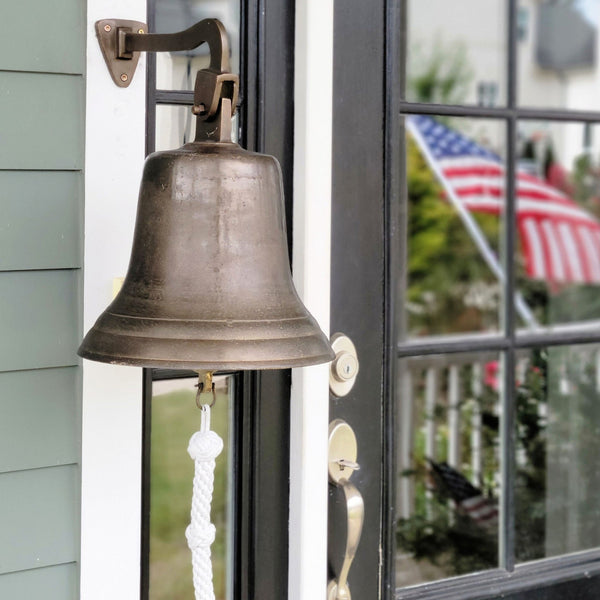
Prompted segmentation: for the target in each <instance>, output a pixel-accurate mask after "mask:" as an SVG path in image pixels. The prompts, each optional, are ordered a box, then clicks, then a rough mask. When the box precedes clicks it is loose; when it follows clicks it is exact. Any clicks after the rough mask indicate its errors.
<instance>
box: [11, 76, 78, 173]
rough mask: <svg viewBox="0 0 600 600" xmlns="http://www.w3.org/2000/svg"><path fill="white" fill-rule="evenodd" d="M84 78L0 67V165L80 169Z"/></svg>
mask: <svg viewBox="0 0 600 600" xmlns="http://www.w3.org/2000/svg"><path fill="white" fill-rule="evenodd" d="M84 94H85V85H84V81H83V78H82V77H80V76H78V75H51V74H47V73H18V72H9V71H0V115H2V117H0V169H15V170H16V169H27V170H45V169H55V170H71V169H82V168H83V145H82V141H83V132H84V120H83V114H84Z"/></svg>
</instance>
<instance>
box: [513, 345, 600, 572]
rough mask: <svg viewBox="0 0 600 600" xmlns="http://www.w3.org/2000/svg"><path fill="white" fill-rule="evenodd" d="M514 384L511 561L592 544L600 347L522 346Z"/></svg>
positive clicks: (599, 532)
mask: <svg viewBox="0 0 600 600" xmlns="http://www.w3.org/2000/svg"><path fill="white" fill-rule="evenodd" d="M516 386H517V387H516V409H517V427H516V431H515V433H516V439H517V446H516V457H515V458H516V487H515V510H516V518H515V528H516V554H517V559H518V560H519V561H520V562H524V561H529V560H536V559H539V558H545V557H551V556H558V555H560V554H567V553H569V552H577V551H580V550H586V549H589V548H594V547H597V546H600V518H599V517H600V503H599V502H598V495H599V493H600V468H599V467H598V456H600V346H598V345H597V344H592V345H586V346H581V345H580V346H564V347H552V348H540V349H534V350H529V351H526V352H523V353H521V355H520V357H519V360H518V363H517V378H516Z"/></svg>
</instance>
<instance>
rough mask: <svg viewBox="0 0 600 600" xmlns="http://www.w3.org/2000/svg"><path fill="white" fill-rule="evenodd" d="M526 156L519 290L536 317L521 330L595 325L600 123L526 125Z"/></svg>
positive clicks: (599, 300) (522, 158)
mask: <svg viewBox="0 0 600 600" xmlns="http://www.w3.org/2000/svg"><path fill="white" fill-rule="evenodd" d="M518 154H519V158H518V164H517V182H516V200H517V203H516V212H517V232H518V236H517V238H518V248H517V253H516V255H515V259H516V266H517V285H518V288H519V291H520V293H521V295H522V297H523V299H524V302H525V303H526V305H527V307H528V310H529V311H530V312H531V313H532V314H533V316H534V322H533V323H531V322H525V321H524V320H523V319H522V318H521V320H520V323H519V325H520V327H528V328H531V327H532V326H533V327H535V325H536V324H539V325H557V324H561V323H562V324H566V323H570V325H569V326H568V327H569V328H571V329H573V328H577V327H580V326H582V327H589V321H590V320H597V319H600V294H599V293H598V292H599V291H600V290H599V286H600V169H599V167H600V131H599V130H598V126H596V125H590V124H584V123H556V122H532V121H527V122H521V123H520V124H519V149H518ZM521 316H522V315H521ZM586 322H587V323H586ZM563 327H567V325H563Z"/></svg>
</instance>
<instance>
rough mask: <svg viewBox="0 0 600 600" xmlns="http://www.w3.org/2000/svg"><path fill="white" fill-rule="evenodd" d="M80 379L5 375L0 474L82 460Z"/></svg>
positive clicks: (58, 373)
mask: <svg viewBox="0 0 600 600" xmlns="http://www.w3.org/2000/svg"><path fill="white" fill-rule="evenodd" d="M78 377H79V369H77V368H76V367H71V368H67V369H39V370H37V371H15V372H12V373H0V473H3V472H6V471H17V470H21V469H31V468H35V467H49V466H53V465H68V464H72V463H77V462H78V461H79V435H78V426H79V394H78ZM0 598H2V595H1V594H0Z"/></svg>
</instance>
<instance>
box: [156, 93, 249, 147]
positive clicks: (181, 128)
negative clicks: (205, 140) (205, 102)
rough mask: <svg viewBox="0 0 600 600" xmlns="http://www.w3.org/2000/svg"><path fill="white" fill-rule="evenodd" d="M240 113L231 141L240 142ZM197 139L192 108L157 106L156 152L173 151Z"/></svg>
mask: <svg viewBox="0 0 600 600" xmlns="http://www.w3.org/2000/svg"><path fill="white" fill-rule="evenodd" d="M238 122H239V121H238V113H236V114H235V115H234V116H233V119H232V122H231V140H232V141H233V142H237V141H238ZM195 137H196V117H195V116H194V115H193V114H192V107H191V106H185V105H176V104H158V105H157V106H156V150H173V149H175V148H179V147H181V146H183V144H187V143H188V142H193V141H194V139H195Z"/></svg>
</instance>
